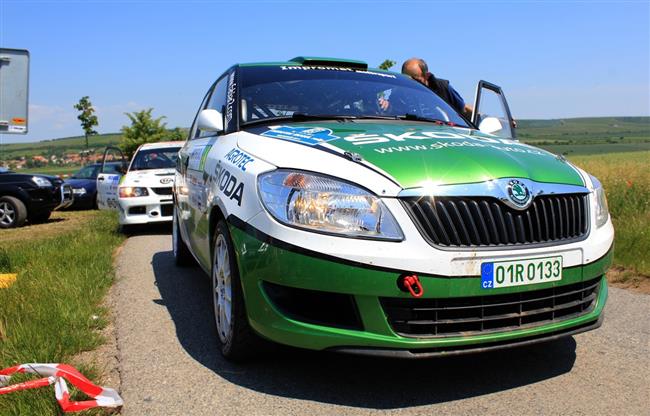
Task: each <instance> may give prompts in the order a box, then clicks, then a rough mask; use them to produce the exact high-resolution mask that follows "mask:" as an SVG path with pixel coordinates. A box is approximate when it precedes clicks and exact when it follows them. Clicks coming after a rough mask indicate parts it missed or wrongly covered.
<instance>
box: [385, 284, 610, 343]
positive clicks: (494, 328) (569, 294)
mask: <svg viewBox="0 0 650 416" xmlns="http://www.w3.org/2000/svg"><path fill="white" fill-rule="evenodd" d="M600 280H601V278H600V277H598V278H596V279H593V280H589V281H587V282H580V283H575V284H570V285H566V286H559V287H553V288H549V289H540V290H535V291H530V292H520V293H512V294H502V295H491V296H474V297H465V298H443V299H410V298H380V302H381V306H382V308H383V309H384V313H385V314H386V318H387V319H388V323H389V324H390V326H391V327H392V328H393V330H394V331H395V332H396V333H398V334H400V335H404V336H410V337H427V338H428V337H452V336H461V335H463V336H465V335H479V334H485V333H491V332H500V331H506V330H513V329H523V328H531V327H536V326H541V325H545V324H548V323H552V322H559V321H563V320H566V319H571V318H575V317H578V316H582V315H585V314H587V313H589V312H591V311H592V310H593V308H594V307H595V305H596V298H597V297H598V291H599V288H600Z"/></svg>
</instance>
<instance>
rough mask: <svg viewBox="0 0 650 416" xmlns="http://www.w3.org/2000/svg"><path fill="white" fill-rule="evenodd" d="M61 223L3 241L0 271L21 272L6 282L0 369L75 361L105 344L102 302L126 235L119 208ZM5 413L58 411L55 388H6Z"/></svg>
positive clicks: (0, 294)
mask: <svg viewBox="0 0 650 416" xmlns="http://www.w3.org/2000/svg"><path fill="white" fill-rule="evenodd" d="M52 225H53V224H45V225H39V226H31V227H26V228H25V229H24V230H25V231H29V228H33V227H50V226H52ZM46 229H54V228H53V227H50V228H43V230H46ZM62 230H63V231H60V232H54V233H52V232H43V233H38V236H34V234H33V233H30V235H31V238H24V239H18V240H13V241H12V240H11V239H9V240H8V242H6V243H3V244H2V251H1V252H0V257H1V258H2V259H3V260H0V268H1V269H0V272H15V273H18V279H17V281H16V283H15V284H14V285H13V286H11V287H9V288H7V289H0V305H1V307H0V368H4V367H8V366H12V365H15V364H22V363H29V362H44V363H49V362H52V363H68V364H71V365H74V364H75V363H74V357H75V355H76V354H79V353H80V352H82V351H89V350H93V349H95V348H97V347H98V346H99V345H101V344H102V343H103V339H102V337H101V336H100V335H99V334H98V331H97V330H98V329H100V328H102V327H103V326H104V325H105V324H106V322H107V321H106V320H107V311H105V310H104V309H102V307H101V306H100V303H101V301H102V299H103V297H104V295H105V294H106V291H107V289H108V288H109V287H110V286H111V284H112V281H113V276H114V275H113V252H114V250H115V249H116V247H117V246H118V245H119V244H121V242H122V241H123V239H124V237H123V236H122V235H121V234H120V233H118V231H117V219H116V217H115V215H114V214H113V213H110V212H105V211H101V212H100V211H97V212H94V213H92V214H91V215H86V217H85V220H84V221H83V222H81V223H80V224H79V225H78V226H76V227H74V228H72V229H68V228H66V227H63V228H62ZM32 231H33V230H32ZM0 237H1V234H0ZM82 371H83V372H84V373H86V375H87V376H89V377H91V379H92V377H96V375H97V374H96V371H95V370H94V369H93V368H89V367H82ZM0 414H2V415H50V414H60V410H59V406H58V403H57V402H56V401H55V399H54V391H53V388H52V387H50V388H42V389H38V390H37V391H30V392H16V393H12V394H8V395H3V396H2V398H1V399H0Z"/></svg>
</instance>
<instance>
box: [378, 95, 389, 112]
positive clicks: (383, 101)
mask: <svg viewBox="0 0 650 416" xmlns="http://www.w3.org/2000/svg"><path fill="white" fill-rule="evenodd" d="M388 107H390V101H388V100H387V99H385V98H384V97H379V108H381V111H386V110H388Z"/></svg>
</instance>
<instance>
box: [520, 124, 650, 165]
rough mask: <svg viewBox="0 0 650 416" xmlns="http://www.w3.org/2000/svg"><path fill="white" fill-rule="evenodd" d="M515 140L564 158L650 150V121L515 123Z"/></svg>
mask: <svg viewBox="0 0 650 416" xmlns="http://www.w3.org/2000/svg"><path fill="white" fill-rule="evenodd" d="M517 123H518V125H519V128H518V129H517V135H518V138H519V139H520V140H521V141H523V142H526V143H529V144H532V145H533V146H539V147H542V148H544V149H546V150H549V151H551V152H553V153H560V154H564V155H570V156H573V155H590V154H602V153H620V152H637V151H648V150H650V117H597V118H596V117H594V118H570V119H557V120H520V121H519V120H518V121H517Z"/></svg>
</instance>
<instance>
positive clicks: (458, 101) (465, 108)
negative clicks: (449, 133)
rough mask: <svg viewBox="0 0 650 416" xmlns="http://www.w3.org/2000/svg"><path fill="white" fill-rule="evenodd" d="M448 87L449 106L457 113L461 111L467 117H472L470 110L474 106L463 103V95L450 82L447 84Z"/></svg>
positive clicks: (472, 109)
mask: <svg viewBox="0 0 650 416" xmlns="http://www.w3.org/2000/svg"><path fill="white" fill-rule="evenodd" d="M447 85H448V87H447V88H448V89H449V95H450V96H451V99H452V101H453V102H452V103H450V104H451V106H452V107H454V109H455V110H456V111H458V112H459V113H463V114H464V115H465V116H466V117H467V118H469V119H471V118H472V111H474V108H473V107H472V106H471V105H469V104H465V100H463V97H461V95H460V94H459V93H458V91H456V90H455V89H454V87H452V86H451V84H447Z"/></svg>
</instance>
